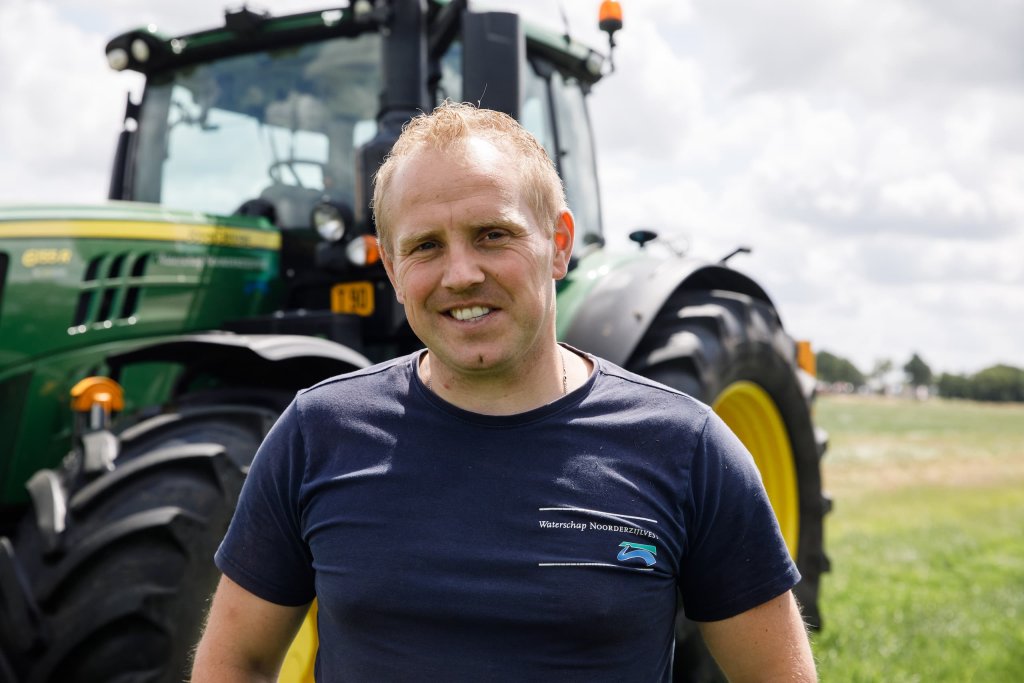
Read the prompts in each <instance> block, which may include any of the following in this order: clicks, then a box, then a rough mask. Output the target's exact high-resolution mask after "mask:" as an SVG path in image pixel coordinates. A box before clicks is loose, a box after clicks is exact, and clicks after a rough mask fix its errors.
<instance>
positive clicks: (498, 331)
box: [384, 138, 573, 378]
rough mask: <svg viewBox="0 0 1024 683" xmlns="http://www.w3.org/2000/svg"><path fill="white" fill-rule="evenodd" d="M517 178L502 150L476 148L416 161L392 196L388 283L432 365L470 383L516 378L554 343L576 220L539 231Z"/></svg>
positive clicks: (401, 174) (398, 177) (477, 144)
mask: <svg viewBox="0 0 1024 683" xmlns="http://www.w3.org/2000/svg"><path fill="white" fill-rule="evenodd" d="M515 169H516V160H515V158H514V157H513V156H512V155H511V154H510V153H509V152H508V151H506V150H505V149H504V148H503V146H496V145H494V144H493V143H491V142H489V141H486V140H483V139H480V138H470V139H469V140H467V141H466V143H465V145H464V147H463V149H455V150H451V151H448V152H446V153H441V152H437V151H434V150H429V149H428V150H423V151H421V152H419V153H416V154H415V155H414V156H413V157H411V158H410V159H408V160H407V161H406V162H405V163H404V165H403V166H402V167H400V168H399V169H398V171H397V173H396V174H395V176H394V178H393V180H392V184H391V188H390V193H389V197H388V203H389V207H390V216H391V233H390V236H389V238H390V254H389V255H388V256H386V257H385V259H384V266H385V268H386V269H387V272H388V277H390V278H391V283H392V284H393V285H394V287H395V292H396V293H397V295H398V300H399V301H400V302H401V303H402V304H404V305H405V312H406V317H407V318H408V320H409V324H410V325H411V326H412V329H413V331H414V332H415V333H416V335H417V336H418V337H419V338H420V340H421V341H422V342H423V343H424V344H426V346H427V348H428V349H430V352H431V354H432V355H433V357H434V362H435V363H437V362H440V363H442V364H443V365H444V366H446V369H447V370H448V371H449V372H453V373H455V374H459V375H462V376H464V377H467V378H469V377H472V376H501V375H509V373H511V374H512V375H514V374H516V373H519V372H521V371H522V370H523V369H524V367H526V366H524V364H527V363H531V362H533V361H534V360H536V359H537V358H538V357H539V354H540V353H542V352H543V351H544V350H545V348H547V347H549V346H550V345H551V344H552V343H553V342H554V333H555V301H554V286H553V280H556V279H560V278H562V277H564V276H565V273H566V270H567V267H568V262H569V255H570V253H571V250H572V232H573V225H572V216H571V214H569V213H568V212H566V213H564V214H563V215H562V216H560V217H559V219H558V221H557V225H555V226H554V233H553V234H552V230H551V227H552V226H547V225H541V224H540V223H539V222H538V217H536V216H535V215H534V213H533V211H532V210H531V208H530V206H529V204H528V203H527V201H526V199H525V196H524V193H523V192H522V190H521V187H520V185H521V181H520V179H519V173H518V172H517V171H516V170H515ZM509 376H511V375H509Z"/></svg>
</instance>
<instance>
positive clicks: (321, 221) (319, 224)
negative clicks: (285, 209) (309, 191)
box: [311, 201, 352, 242]
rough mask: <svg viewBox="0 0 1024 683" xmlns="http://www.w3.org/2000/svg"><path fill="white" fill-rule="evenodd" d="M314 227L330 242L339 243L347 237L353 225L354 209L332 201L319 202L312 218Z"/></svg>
mask: <svg viewBox="0 0 1024 683" xmlns="http://www.w3.org/2000/svg"><path fill="white" fill-rule="evenodd" d="M311 220H312V223H313V227H315V228H316V231H317V232H318V233H320V236H321V237H323V238H324V239H325V240H327V241H328V242H337V241H338V240H340V239H341V238H342V237H344V236H345V231H346V230H348V226H349V225H350V224H351V223H352V209H350V208H348V206H346V205H345V204H340V203H337V202H331V201H322V202H318V203H317V205H316V206H314V207H313V215H312V217H311Z"/></svg>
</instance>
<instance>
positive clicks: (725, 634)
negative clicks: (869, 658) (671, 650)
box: [699, 591, 818, 683]
mask: <svg viewBox="0 0 1024 683" xmlns="http://www.w3.org/2000/svg"><path fill="white" fill-rule="evenodd" d="M699 626H700V632H701V634H702V635H703V636H704V642H706V643H707V645H708V649H709V650H711V654H712V655H714V657H715V661H716V662H718V666H720V667H721V668H722V671H723V672H724V673H725V675H726V677H727V678H728V679H729V681H731V683H753V682H755V681H756V682H757V683H769V682H772V681H779V682H782V681H786V682H787V683H790V682H792V683H813V682H814V681H817V680H818V676H817V674H816V673H815V669H814V657H813V656H812V654H811V644H810V642H809V641H808V639H807V630H806V629H805V627H804V622H803V619H802V618H801V616H800V609H799V608H798V607H797V604H796V600H795V599H794V598H793V594H792V592H790V591H786V592H785V593H783V594H782V595H780V596H779V597H777V598H773V599H772V600H769V601H768V602H766V603H764V604H762V605H758V606H757V607H754V608H753V609H750V610H747V611H746V612H743V613H742V614H737V615H736V616H734V617H730V618H729V619H723V620H721V621H707V622H702V623H700V624H699Z"/></svg>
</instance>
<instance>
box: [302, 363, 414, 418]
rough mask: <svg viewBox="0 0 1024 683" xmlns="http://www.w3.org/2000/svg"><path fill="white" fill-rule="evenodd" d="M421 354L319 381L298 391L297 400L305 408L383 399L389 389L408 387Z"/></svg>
mask: <svg viewBox="0 0 1024 683" xmlns="http://www.w3.org/2000/svg"><path fill="white" fill-rule="evenodd" d="M418 356H419V353H418V352H417V353H412V354H409V355H407V356H400V357H398V358H392V359H391V360H387V361H384V362H382V363H377V364H376V365H371V366H369V367H365V368H360V369H359V370H353V371H352V372H346V373H344V374H341V375H335V376H334V377H328V378H327V379H324V380H321V381H320V382H317V383H316V384H314V385H313V386H311V387H308V388H306V389H302V390H301V391H299V392H298V394H297V396H296V399H297V401H298V402H299V403H300V404H302V405H303V406H313V405H317V404H322V403H325V402H326V403H334V402H335V401H337V400H339V399H351V398H357V399H358V398H363V399H365V398H368V397H369V396H381V395H382V394H386V393H388V390H393V389H397V388H399V387H401V386H408V382H407V381H406V382H403V381H402V380H403V379H406V380H407V379H408V378H409V376H410V373H411V368H413V367H414V366H415V362H416V358H417V357H418Z"/></svg>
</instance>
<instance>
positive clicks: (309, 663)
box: [277, 602, 319, 683]
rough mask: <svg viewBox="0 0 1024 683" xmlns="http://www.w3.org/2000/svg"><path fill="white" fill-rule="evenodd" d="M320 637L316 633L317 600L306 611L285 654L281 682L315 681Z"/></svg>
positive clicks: (311, 682) (279, 679) (308, 682)
mask: <svg viewBox="0 0 1024 683" xmlns="http://www.w3.org/2000/svg"><path fill="white" fill-rule="evenodd" d="M318 643H319V639H318V638H317V635H316V602H313V605H312V606H311V607H310V608H309V612H307V613H306V619H305V621H303V622H302V627H301V628H300V629H299V632H298V633H297V634H295V640H293V641H292V645H291V647H290V648H288V654H286V655H285V656H284V664H283V665H282V666H281V675H280V676H279V677H278V679H277V680H278V681H280V683H313V667H314V665H315V664H316V648H317V645H318Z"/></svg>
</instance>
